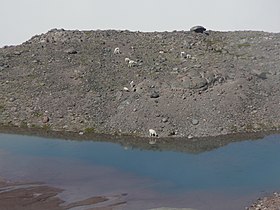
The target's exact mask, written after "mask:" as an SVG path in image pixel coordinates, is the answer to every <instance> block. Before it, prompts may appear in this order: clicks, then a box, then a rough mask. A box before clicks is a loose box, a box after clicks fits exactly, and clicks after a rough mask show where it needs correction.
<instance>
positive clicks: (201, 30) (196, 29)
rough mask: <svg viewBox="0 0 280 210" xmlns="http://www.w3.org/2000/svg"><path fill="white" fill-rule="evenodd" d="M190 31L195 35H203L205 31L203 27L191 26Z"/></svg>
mask: <svg viewBox="0 0 280 210" xmlns="http://www.w3.org/2000/svg"><path fill="white" fill-rule="evenodd" d="M190 31H194V32H196V33H203V32H204V31H206V28H204V27H203V26H193V27H192V28H191V29H190Z"/></svg>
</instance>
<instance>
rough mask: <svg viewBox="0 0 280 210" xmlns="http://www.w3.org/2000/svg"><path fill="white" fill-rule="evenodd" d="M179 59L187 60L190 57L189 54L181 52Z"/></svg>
mask: <svg viewBox="0 0 280 210" xmlns="http://www.w3.org/2000/svg"><path fill="white" fill-rule="evenodd" d="M180 56H181V58H187V59H191V58H192V56H191V55H190V54H186V53H185V52H181V53H180Z"/></svg>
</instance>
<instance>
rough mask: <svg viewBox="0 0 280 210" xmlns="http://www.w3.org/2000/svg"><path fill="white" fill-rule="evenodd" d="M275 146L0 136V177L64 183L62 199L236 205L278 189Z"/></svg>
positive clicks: (279, 142)
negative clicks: (190, 146) (140, 145)
mask: <svg viewBox="0 0 280 210" xmlns="http://www.w3.org/2000/svg"><path fill="white" fill-rule="evenodd" d="M146 143H147V144H148V142H146ZM279 149H280V135H270V136H267V137H265V138H263V139H260V140H254V141H251V140H247V141H242V142H237V143H231V144H228V145H226V146H224V147H221V148H217V149H214V150H211V151H205V152H200V153H187V152H175V151H159V150H156V145H155V149H154V150H145V149H136V148H132V147H129V146H121V145H119V144H113V143H106V142H96V141H94V140H93V141H82V142H81V141H74V140H69V141H65V140H59V139H48V138H42V137H35V136H25V135H12V134H0V169H1V170H0V177H3V178H5V179H9V180H11V181H25V182H43V183H46V184H47V185H49V186H53V187H57V188H60V189H63V190H64V191H63V192H61V193H59V197H60V198H61V199H62V200H64V201H66V203H65V204H63V205H67V203H71V202H75V201H79V200H83V199H86V198H89V197H94V196H105V197H107V198H109V200H108V201H106V202H104V203H98V204H96V205H95V206H91V207H100V206H106V205H111V204H116V203H118V204H119V205H116V207H115V208H116V209H151V208H159V207H177V208H183V207H185V208H186V207H188V208H194V209H202V210H204V209H205V210H206V209H207V210H211V209H215V210H219V209H221V210H222V209H228V210H230V209H235V210H236V209H244V208H245V207H246V206H249V205H250V204H251V203H252V202H253V201H254V200H256V198H258V197H260V196H263V195H266V194H267V193H271V192H273V191H279V189H280V179H279V177H280V168H279V167H278V165H279V164H278V160H279V158H280V153H279ZM73 209H87V208H85V207H83V208H73Z"/></svg>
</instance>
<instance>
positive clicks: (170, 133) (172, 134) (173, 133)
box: [168, 131, 176, 136]
mask: <svg viewBox="0 0 280 210" xmlns="http://www.w3.org/2000/svg"><path fill="white" fill-rule="evenodd" d="M174 135H176V132H175V131H170V132H169V133H168V136H174Z"/></svg>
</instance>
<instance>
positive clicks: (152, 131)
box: [149, 129, 158, 137]
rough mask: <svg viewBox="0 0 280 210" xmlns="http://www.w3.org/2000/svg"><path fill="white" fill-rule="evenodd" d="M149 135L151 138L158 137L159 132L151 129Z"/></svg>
mask: <svg viewBox="0 0 280 210" xmlns="http://www.w3.org/2000/svg"><path fill="white" fill-rule="evenodd" d="M149 135H150V136H151V137H157V136H158V135H157V132H156V131H155V130H154V129H149Z"/></svg>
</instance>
